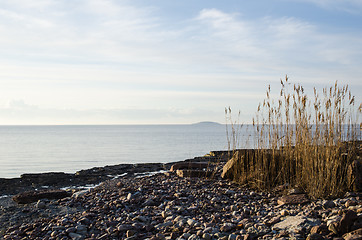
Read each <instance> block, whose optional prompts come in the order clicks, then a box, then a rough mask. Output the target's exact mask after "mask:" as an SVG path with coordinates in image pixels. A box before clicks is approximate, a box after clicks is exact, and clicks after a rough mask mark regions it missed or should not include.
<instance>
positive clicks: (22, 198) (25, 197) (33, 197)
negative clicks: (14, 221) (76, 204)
mask: <svg viewBox="0 0 362 240" xmlns="http://www.w3.org/2000/svg"><path fill="white" fill-rule="evenodd" d="M71 195H72V193H71V192H67V191H64V190H42V191H28V192H23V193H19V194H17V195H15V196H14V197H13V200H14V201H15V202H16V203H20V204H25V203H32V202H37V201H38V200H40V199H62V198H66V197H70V196H71Z"/></svg>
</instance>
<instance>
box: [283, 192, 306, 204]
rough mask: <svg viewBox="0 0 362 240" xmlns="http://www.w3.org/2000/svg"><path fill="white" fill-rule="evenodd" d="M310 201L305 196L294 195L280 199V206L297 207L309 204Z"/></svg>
mask: <svg viewBox="0 0 362 240" xmlns="http://www.w3.org/2000/svg"><path fill="white" fill-rule="evenodd" d="M309 201H310V200H309V199H308V197H307V195H305V194H292V195H288V196H283V197H280V198H279V199H278V204H279V205H297V204H306V203H309Z"/></svg>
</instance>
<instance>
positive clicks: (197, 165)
mask: <svg viewBox="0 0 362 240" xmlns="http://www.w3.org/2000/svg"><path fill="white" fill-rule="evenodd" d="M209 166H210V164H209V163H207V162H181V163H175V164H174V165H172V166H171V169H170V171H176V170H179V169H204V168H208V167H209Z"/></svg>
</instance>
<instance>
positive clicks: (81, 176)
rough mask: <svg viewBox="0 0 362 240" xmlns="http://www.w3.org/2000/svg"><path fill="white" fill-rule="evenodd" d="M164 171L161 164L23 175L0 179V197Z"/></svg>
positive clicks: (120, 165)
mask: <svg viewBox="0 0 362 240" xmlns="http://www.w3.org/2000/svg"><path fill="white" fill-rule="evenodd" d="M164 169H165V166H164V164H162V163H144V164H119V165H113V166H105V167H94V168H91V169H87V170H81V171H78V172H76V173H64V172H49V173H32V174H23V175H21V176H20V178H11V179H6V178H0V196H1V195H14V194H17V193H19V192H24V191H31V190H41V189H59V188H63V187H70V186H73V187H79V186H85V185H91V184H98V183H100V182H103V181H106V180H109V179H112V178H115V177H117V176H119V175H122V174H127V175H126V176H132V175H134V174H136V173H144V172H155V171H160V170H164Z"/></svg>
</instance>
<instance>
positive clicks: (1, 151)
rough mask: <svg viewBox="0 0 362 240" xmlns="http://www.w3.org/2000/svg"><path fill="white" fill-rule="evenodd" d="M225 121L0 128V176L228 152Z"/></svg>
mask: <svg viewBox="0 0 362 240" xmlns="http://www.w3.org/2000/svg"><path fill="white" fill-rule="evenodd" d="M227 149H228V140H227V131H226V125H224V124H216V123H200V124H189V125H56V126H0V178H16V177H20V176H21V174H24V173H44V172H66V173H75V172H76V171H79V170H82V169H89V168H92V167H102V166H106V165H117V164H122V163H131V164H134V163H167V162H175V161H182V160H185V159H190V158H194V157H196V156H203V155H205V154H207V153H209V152H210V151H215V150H227Z"/></svg>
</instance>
